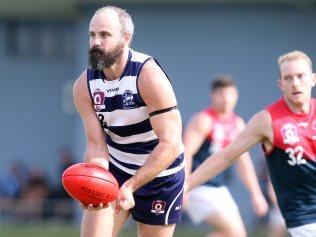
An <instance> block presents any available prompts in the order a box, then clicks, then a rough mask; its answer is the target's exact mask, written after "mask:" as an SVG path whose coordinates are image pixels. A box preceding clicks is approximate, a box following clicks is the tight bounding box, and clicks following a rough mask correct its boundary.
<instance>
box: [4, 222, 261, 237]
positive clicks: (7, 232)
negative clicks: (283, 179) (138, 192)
mask: <svg viewBox="0 0 316 237" xmlns="http://www.w3.org/2000/svg"><path fill="white" fill-rule="evenodd" d="M207 232H208V231H207V229H205V228H196V227H192V226H188V227H185V226H179V227H177V228H176V232H175V234H174V237H193V236H194V237H202V236H203V237H204V236H205V235H206V233H207ZM79 235H80V233H79V226H77V225H67V224H61V223H41V224H14V225H13V224H5V223H1V225H0V237H78V236H79ZM264 236H265V235H264V233H263V231H262V230H261V231H255V232H254V233H253V234H251V235H249V237H264ZM120 237H136V229H135V228H133V227H131V228H128V229H124V230H123V231H122V233H121V234H120Z"/></svg>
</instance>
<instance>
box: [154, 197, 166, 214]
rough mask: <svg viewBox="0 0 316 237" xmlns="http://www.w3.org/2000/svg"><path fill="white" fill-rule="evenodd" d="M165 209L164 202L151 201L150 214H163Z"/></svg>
mask: <svg viewBox="0 0 316 237" xmlns="http://www.w3.org/2000/svg"><path fill="white" fill-rule="evenodd" d="M165 208H166V202H164V201H161V200H156V201H153V202H152V205H151V213H154V214H156V215H160V214H163V213H165Z"/></svg>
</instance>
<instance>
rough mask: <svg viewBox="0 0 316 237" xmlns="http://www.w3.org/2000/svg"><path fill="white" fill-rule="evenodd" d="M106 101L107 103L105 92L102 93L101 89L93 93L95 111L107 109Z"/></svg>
mask: <svg viewBox="0 0 316 237" xmlns="http://www.w3.org/2000/svg"><path fill="white" fill-rule="evenodd" d="M104 101H105V96H104V92H103V91H101V90H100V89H99V88H98V89H96V90H95V91H94V92H93V103H94V109H95V110H97V111H100V110H101V109H104V108H105V105H104Z"/></svg>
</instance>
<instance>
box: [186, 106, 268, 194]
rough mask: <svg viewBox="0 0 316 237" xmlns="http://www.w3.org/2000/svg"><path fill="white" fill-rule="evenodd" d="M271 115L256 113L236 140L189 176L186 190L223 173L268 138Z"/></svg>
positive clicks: (263, 112) (262, 112)
mask: <svg viewBox="0 0 316 237" xmlns="http://www.w3.org/2000/svg"><path fill="white" fill-rule="evenodd" d="M270 124H271V122H270V117H269V115H268V113H267V112H266V111H261V112H259V113H257V114H256V115H254V116H253V117H252V118H251V120H250V121H249V122H248V124H247V125H246V127H245V129H244V130H243V131H241V132H240V133H239V134H238V136H237V138H236V139H235V141H234V142H232V143H231V144H230V145H228V146H227V147H226V148H224V149H223V150H221V151H220V152H218V153H215V154H213V155H212V157H209V158H208V159H207V160H205V161H204V162H203V163H202V164H201V165H200V166H199V167H198V168H197V169H196V170H195V171H194V172H193V173H192V174H191V176H190V177H189V178H188V180H187V182H186V187H185V191H186V192H188V191H189V190H191V189H192V188H194V187H196V186H197V185H200V184H202V183H204V182H206V181H207V180H209V179H211V178H213V177H214V176H216V175H218V174H219V173H221V172H222V171H223V170H225V169H226V168H227V167H228V166H230V165H231V164H232V163H233V162H234V161H235V160H236V159H237V158H238V157H240V156H241V155H242V154H244V153H245V152H246V151H248V150H249V149H250V148H251V147H253V146H254V145H256V144H258V143H260V142H261V141H264V140H266V139H268V132H269V131H270V130H271V128H270Z"/></svg>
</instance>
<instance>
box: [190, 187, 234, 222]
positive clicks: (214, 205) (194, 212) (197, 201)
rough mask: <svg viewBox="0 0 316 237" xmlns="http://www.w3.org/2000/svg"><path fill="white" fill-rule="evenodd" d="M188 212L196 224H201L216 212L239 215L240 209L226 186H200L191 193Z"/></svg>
mask: <svg viewBox="0 0 316 237" xmlns="http://www.w3.org/2000/svg"><path fill="white" fill-rule="evenodd" d="M186 212H187V214H188V216H189V217H190V219H191V220H192V221H193V222H194V223H195V224H199V223H201V222H202V221H203V220H204V219H205V218H207V217H208V216H210V215H211V214H213V213H215V212H220V213H224V214H227V215H231V214H232V212H235V214H237V215H239V210H238V207H237V205H236V203H235V201H234V199H233V197H232V196H231V194H230V192H229V191H228V189H227V188H226V187H225V186H222V187H209V186H199V187H196V188H194V189H193V190H192V191H191V192H190V193H189V203H188V205H187V207H186Z"/></svg>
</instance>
